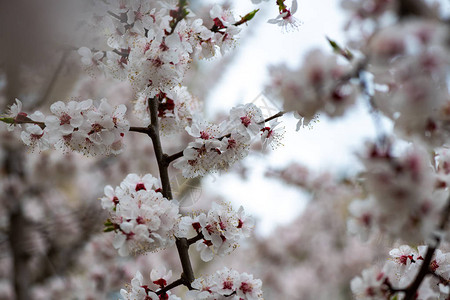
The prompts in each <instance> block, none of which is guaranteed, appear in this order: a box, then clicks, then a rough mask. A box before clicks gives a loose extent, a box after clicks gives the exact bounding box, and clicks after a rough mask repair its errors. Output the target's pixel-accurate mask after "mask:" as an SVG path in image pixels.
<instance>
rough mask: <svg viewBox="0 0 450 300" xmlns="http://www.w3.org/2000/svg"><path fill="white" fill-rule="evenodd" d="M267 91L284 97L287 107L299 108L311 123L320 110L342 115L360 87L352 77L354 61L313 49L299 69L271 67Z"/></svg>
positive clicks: (287, 108) (296, 110)
mask: <svg viewBox="0 0 450 300" xmlns="http://www.w3.org/2000/svg"><path fill="white" fill-rule="evenodd" d="M269 71H270V76H271V82H270V84H268V85H267V86H266V93H267V94H268V95H271V96H273V97H275V98H277V99H280V100H282V101H283V106H284V109H285V110H287V111H294V112H297V113H298V114H299V115H300V116H301V117H303V118H304V122H305V125H307V124H308V123H309V122H310V121H311V120H312V119H314V117H315V116H316V114H317V113H319V112H324V113H326V114H327V115H328V116H330V117H335V116H341V115H342V114H343V113H344V112H345V110H346V109H347V108H348V107H349V106H350V105H352V104H353V103H354V102H355V99H356V94H357V89H356V87H355V85H354V84H353V83H352V82H351V81H350V80H349V79H350V78H348V74H349V73H350V71H351V65H350V64H348V63H344V62H343V63H340V62H339V61H338V56H337V55H334V54H333V55H328V54H325V53H323V52H322V51H320V50H313V51H311V52H309V53H308V54H307V55H306V57H305V60H304V64H303V65H302V66H300V67H299V68H297V69H291V68H289V67H287V66H286V65H278V66H272V67H271V68H270V70H269Z"/></svg>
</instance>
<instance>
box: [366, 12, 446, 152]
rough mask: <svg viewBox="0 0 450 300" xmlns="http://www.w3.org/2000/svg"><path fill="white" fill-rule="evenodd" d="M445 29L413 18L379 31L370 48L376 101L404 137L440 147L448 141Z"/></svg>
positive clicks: (442, 26) (369, 55) (441, 25)
mask: <svg viewBox="0 0 450 300" xmlns="http://www.w3.org/2000/svg"><path fill="white" fill-rule="evenodd" d="M449 34H450V32H449V29H448V27H447V26H445V25H443V24H438V23H434V22H430V21H418V20H411V21H407V22H403V23H401V24H398V25H395V26H391V27H388V28H385V29H383V30H380V31H379V32H377V34H375V35H374V36H373V38H372V39H371V41H370V43H369V44H368V45H367V49H366V52H367V56H368V57H369V59H370V63H371V67H370V69H369V71H371V72H372V73H373V74H374V81H375V84H376V86H378V88H376V89H375V94H374V101H375V103H376V105H377V107H378V108H379V109H380V110H381V111H382V112H383V113H384V114H385V115H386V116H387V117H389V118H390V119H392V120H393V121H394V122H395V129H396V130H397V132H398V133H399V134H401V135H402V136H403V137H405V138H407V139H409V140H413V139H417V138H419V139H420V140H422V141H424V142H426V143H427V144H429V145H430V146H433V147H436V146H440V145H442V144H444V143H446V142H447V141H448V138H449V137H450V134H449V129H450V123H449V121H450V106H449V99H450V98H449V92H448V91H449V81H448V66H449V64H450V52H449V49H448V43H447V41H448V36H449Z"/></svg>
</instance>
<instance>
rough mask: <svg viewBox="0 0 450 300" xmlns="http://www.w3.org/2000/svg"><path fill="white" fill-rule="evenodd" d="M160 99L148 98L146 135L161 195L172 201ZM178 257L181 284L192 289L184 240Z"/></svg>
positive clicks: (180, 241)
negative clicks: (149, 142) (150, 142)
mask: <svg viewBox="0 0 450 300" xmlns="http://www.w3.org/2000/svg"><path fill="white" fill-rule="evenodd" d="M159 103H160V99H159V97H155V98H149V99H148V106H149V107H150V122H151V123H150V126H149V127H148V133H147V134H148V135H149V136H150V138H151V139H152V142H153V148H154V150H155V156H156V160H157V162H158V168H159V176H160V178H161V185H162V194H163V195H164V197H166V198H167V199H169V200H170V199H172V190H171V187H170V180H169V173H168V170H167V169H168V166H169V163H168V162H167V157H168V156H167V154H164V151H163V148H162V145H161V139H160V136H159V118H158V108H159ZM176 245H177V249H178V255H179V257H180V261H181V266H182V269H183V273H182V275H181V278H182V280H183V284H184V285H186V286H187V287H188V288H189V289H192V287H191V282H192V281H194V280H195V276H194V271H193V269H192V265H191V260H190V258H189V244H188V242H187V239H186V238H181V239H177V241H176Z"/></svg>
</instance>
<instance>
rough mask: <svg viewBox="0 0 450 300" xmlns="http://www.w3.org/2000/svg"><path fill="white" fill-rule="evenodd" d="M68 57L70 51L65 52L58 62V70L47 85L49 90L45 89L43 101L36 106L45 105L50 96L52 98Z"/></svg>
mask: <svg viewBox="0 0 450 300" xmlns="http://www.w3.org/2000/svg"><path fill="white" fill-rule="evenodd" d="M68 55H69V50H63V53H62V56H61V59H60V60H59V62H58V66H57V67H56V70H55V72H54V73H53V76H52V78H51V79H50V82H49V84H48V85H47V88H46V89H45V92H44V94H43V95H42V97H41V99H40V100H39V102H38V103H37V104H36V106H39V105H41V104H43V103H44V102H45V101H46V100H47V99H48V96H50V93H51V92H52V90H53V87H54V86H55V83H56V81H57V80H58V77H59V74H60V73H61V71H62V69H63V67H64V64H65V63H66V59H67V56H68Z"/></svg>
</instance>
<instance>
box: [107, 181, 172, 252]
mask: <svg viewBox="0 0 450 300" xmlns="http://www.w3.org/2000/svg"><path fill="white" fill-rule="evenodd" d="M160 191H161V189H160V188H159V183H158V180H157V179H156V178H154V177H153V176H152V175H151V174H146V175H144V176H138V175H137V174H128V176H127V177H126V178H125V179H124V180H123V181H122V182H121V183H120V185H119V186H117V187H116V188H115V189H113V187H112V186H109V185H108V186H106V187H105V196H104V197H102V198H101V202H102V207H103V208H104V209H106V210H107V211H108V212H109V214H110V219H109V220H108V221H107V222H106V224H105V225H106V229H105V230H106V231H114V235H115V236H114V242H113V245H114V247H115V248H116V249H118V251H119V254H120V255H121V256H127V255H129V254H130V253H141V252H147V251H153V250H156V249H160V248H164V247H168V246H170V245H173V244H174V243H175V237H174V234H175V229H176V224H177V223H178V219H179V213H178V210H179V206H178V203H177V202H176V201H174V200H171V201H169V200H168V199H166V198H164V197H163V195H162V194H161V192H160Z"/></svg>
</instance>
